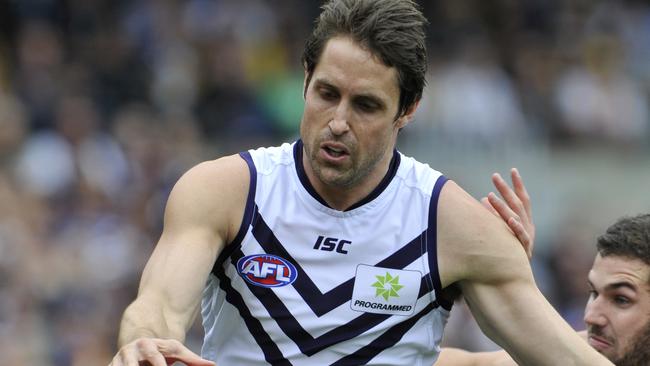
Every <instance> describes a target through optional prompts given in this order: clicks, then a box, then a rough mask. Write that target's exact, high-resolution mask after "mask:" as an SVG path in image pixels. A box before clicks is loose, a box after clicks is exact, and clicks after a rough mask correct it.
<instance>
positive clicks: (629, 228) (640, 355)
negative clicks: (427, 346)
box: [435, 169, 650, 366]
mask: <svg viewBox="0 0 650 366" xmlns="http://www.w3.org/2000/svg"><path fill="white" fill-rule="evenodd" d="M511 174H512V182H513V187H514V190H513V189H511V188H510V187H509V186H508V184H507V183H506V182H505V181H504V180H503V179H502V178H501V177H500V176H499V175H498V174H495V175H494V176H493V183H494V185H495V187H496V188H497V190H498V191H499V192H500V193H501V196H502V197H503V198H504V200H505V202H504V201H503V200H501V199H499V198H498V197H497V196H496V195H494V194H490V195H489V196H488V197H487V198H484V199H483V201H482V202H483V203H484V205H485V206H486V207H487V208H489V209H490V210H491V211H493V212H494V213H495V215H497V216H499V217H501V218H503V220H505V221H506V222H507V223H508V225H509V226H510V228H511V229H512V230H513V232H514V233H515V234H516V235H517V237H518V238H519V239H520V242H521V243H522V245H523V246H524V248H525V249H526V252H527V253H528V256H529V258H530V257H531V256H532V251H533V245H534V236H535V226H534V224H533V221H532V216H531V204H530V199H529V196H528V194H527V193H526V188H525V186H524V184H523V181H522V179H521V176H520V175H519V173H518V172H517V171H516V170H514V169H513V170H512V172H511ZM597 249H598V254H597V256H596V259H595V261H594V264H593V266H592V268H591V270H590V272H589V276H588V278H587V281H588V282H589V287H590V293H589V300H588V302H587V305H586V307H585V315H584V321H585V324H586V326H587V330H585V331H581V332H579V333H578V334H579V335H580V336H581V337H583V339H585V340H586V341H587V342H588V343H589V344H590V345H591V346H592V347H593V348H594V349H596V350H597V351H598V352H600V353H601V354H603V355H605V356H606V357H607V358H608V359H609V360H610V361H612V362H613V363H614V364H616V365H617V366H639V365H650V214H642V215H637V216H633V217H623V218H621V219H619V220H617V221H616V223H614V224H613V225H611V226H610V227H609V228H607V230H606V232H605V234H603V235H601V236H600V237H599V238H598V241H597ZM435 365H436V366H479V365H480V366H489V365H495V366H506V365H513V366H515V365H517V363H516V362H514V361H513V360H512V358H510V357H509V356H508V354H507V353H506V352H505V351H498V352H467V351H464V350H460V349H454V348H443V349H442V351H441V353H440V357H439V359H438V361H437V362H436V364H435Z"/></svg>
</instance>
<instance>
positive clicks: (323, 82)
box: [314, 78, 338, 90]
mask: <svg viewBox="0 0 650 366" xmlns="http://www.w3.org/2000/svg"><path fill="white" fill-rule="evenodd" d="M314 84H315V85H318V86H324V87H327V88H330V89H335V90H336V89H338V88H337V87H336V86H334V84H332V83H331V82H329V81H328V80H327V79H323V78H318V79H316V80H314Z"/></svg>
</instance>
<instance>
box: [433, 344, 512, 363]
mask: <svg viewBox="0 0 650 366" xmlns="http://www.w3.org/2000/svg"><path fill="white" fill-rule="evenodd" d="M435 366H517V363H515V361H513V360H512V358H510V356H509V355H508V353H507V352H506V351H494V352H468V351H464V350H462V349H458V348H448V347H445V348H443V349H442V350H441V352H440V356H438V360H437V361H436V363H435Z"/></svg>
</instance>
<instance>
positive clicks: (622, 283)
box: [605, 281, 637, 292]
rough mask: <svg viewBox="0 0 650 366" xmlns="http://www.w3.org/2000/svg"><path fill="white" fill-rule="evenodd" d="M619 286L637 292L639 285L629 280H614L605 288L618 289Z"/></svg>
mask: <svg viewBox="0 0 650 366" xmlns="http://www.w3.org/2000/svg"><path fill="white" fill-rule="evenodd" d="M619 288H629V289H630V290H632V291H634V292H636V291H637V286H635V285H634V284H633V283H631V282H628V281H620V282H614V283H610V284H608V285H607V286H605V290H609V291H611V290H618V289H619Z"/></svg>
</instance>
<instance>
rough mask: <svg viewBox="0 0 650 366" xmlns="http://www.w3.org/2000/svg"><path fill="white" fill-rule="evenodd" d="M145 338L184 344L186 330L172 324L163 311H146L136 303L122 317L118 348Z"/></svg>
mask: <svg viewBox="0 0 650 366" xmlns="http://www.w3.org/2000/svg"><path fill="white" fill-rule="evenodd" d="M143 337H150V338H165V339H176V340H178V341H180V342H183V341H184V340H185V329H183V327H178V326H173V324H170V323H169V321H167V320H166V319H165V316H164V315H163V312H162V311H153V310H152V309H146V308H145V307H144V306H142V305H141V304H139V303H137V301H136V302H134V303H133V304H131V305H129V307H127V308H126V310H125V311H124V315H123V316H122V322H121V323H120V333H119V336H118V340H117V342H118V347H122V346H124V345H125V344H127V343H130V342H132V341H134V340H136V339H138V338H143Z"/></svg>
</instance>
